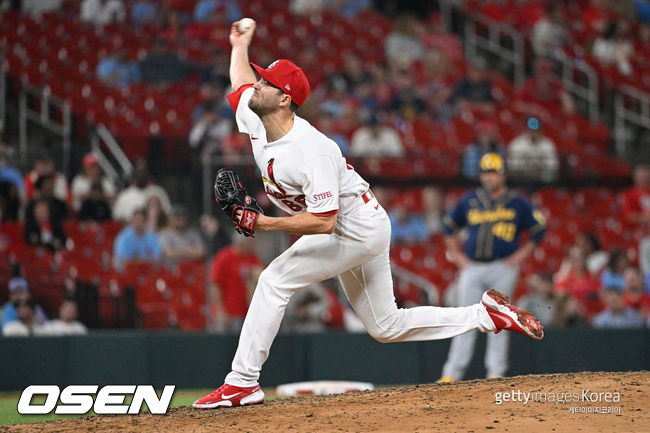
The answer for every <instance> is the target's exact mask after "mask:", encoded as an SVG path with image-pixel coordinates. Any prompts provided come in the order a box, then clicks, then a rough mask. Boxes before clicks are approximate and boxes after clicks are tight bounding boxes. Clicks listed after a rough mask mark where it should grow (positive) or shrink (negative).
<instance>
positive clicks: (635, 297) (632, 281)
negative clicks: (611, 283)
mask: <svg viewBox="0 0 650 433" xmlns="http://www.w3.org/2000/svg"><path fill="white" fill-rule="evenodd" d="M623 280H624V281H625V292H624V293H623V302H624V303H625V306H626V307H629V308H632V309H634V310H635V311H637V312H638V313H639V314H640V315H641V317H642V318H643V321H646V320H647V319H648V318H649V317H650V295H647V294H646V293H645V292H644V287H643V284H644V281H643V277H642V276H641V273H640V272H639V270H638V269H636V268H633V267H629V268H627V269H626V270H625V272H624V273H623Z"/></svg>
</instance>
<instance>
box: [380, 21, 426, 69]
mask: <svg viewBox="0 0 650 433" xmlns="http://www.w3.org/2000/svg"><path fill="white" fill-rule="evenodd" d="M393 23H394V25H393V31H392V32H390V33H389V34H388V36H386V38H385V39H384V53H385V55H386V62H387V63H388V64H389V65H391V66H394V67H396V68H398V69H400V68H404V69H408V68H409V67H410V66H411V64H412V63H413V62H415V61H421V60H422V58H423V57H424V45H423V44H422V41H421V40H420V31H421V25H420V24H419V22H418V20H417V19H416V18H414V17H411V16H401V17H399V18H397V19H395V21H394V22H393Z"/></svg>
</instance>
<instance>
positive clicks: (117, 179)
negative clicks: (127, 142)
mask: <svg viewBox="0 0 650 433" xmlns="http://www.w3.org/2000/svg"><path fill="white" fill-rule="evenodd" d="M90 144H91V148H92V152H93V154H94V155H95V156H96V157H97V161H98V163H99V165H100V166H101V167H102V169H103V170H104V173H106V175H107V176H108V177H109V178H111V180H112V181H113V182H114V183H115V184H116V185H119V184H122V183H123V182H124V180H125V179H128V178H129V177H131V174H132V173H133V164H132V163H131V161H130V160H129V158H128V157H127V156H126V154H125V153H124V151H123V150H122V148H121V147H120V145H119V143H118V142H117V140H116V139H115V137H113V134H111V132H110V131H109V130H108V128H106V126H104V125H103V124H99V125H98V126H97V127H96V128H95V131H94V133H93V134H92V136H91V138H90ZM102 145H103V146H102ZM104 148H105V149H106V150H107V151H108V152H105V151H104Z"/></svg>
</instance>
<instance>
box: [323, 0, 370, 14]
mask: <svg viewBox="0 0 650 433" xmlns="http://www.w3.org/2000/svg"><path fill="white" fill-rule="evenodd" d="M329 3H330V4H329V8H330V9H333V10H335V11H336V13H337V14H339V15H343V16H344V17H346V18H352V17H354V16H356V15H357V14H359V13H360V12H362V11H364V10H366V9H368V8H370V7H371V6H372V2H371V1H370V0H334V1H330V2H329Z"/></svg>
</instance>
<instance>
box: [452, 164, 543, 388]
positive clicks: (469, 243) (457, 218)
mask: <svg viewBox="0 0 650 433" xmlns="http://www.w3.org/2000/svg"><path fill="white" fill-rule="evenodd" d="M480 168H481V188H478V189H476V190H474V191H471V192H469V193H467V194H465V195H464V196H463V197H462V198H461V199H460V200H459V201H458V204H457V206H456V208H455V209H454V210H452V211H451V212H450V213H449V214H448V215H446V216H445V219H444V223H445V227H444V228H445V233H446V235H447V236H446V237H445V246H446V247H447V251H448V253H449V256H450V257H451V258H452V259H453V261H454V262H455V263H456V265H457V266H458V268H459V269H460V277H459V279H458V295H457V296H458V306H459V307H462V306H466V305H471V304H473V303H474V302H476V301H478V300H479V299H481V293H482V292H483V290H485V289H486V288H491V287H495V288H498V289H499V290H500V291H503V293H504V294H506V295H508V296H512V294H513V293H514V290H515V286H516V284H517V280H518V279H519V270H520V267H521V266H522V264H523V263H524V261H525V260H526V259H527V258H528V256H530V255H531V254H532V253H533V251H534V250H535V247H536V246H537V245H538V244H539V243H540V242H541V241H542V239H543V237H544V235H545V233H546V221H545V219H544V216H543V214H542V213H541V212H540V211H539V210H537V209H534V208H533V207H532V205H531V204H530V203H529V202H528V201H526V200H525V199H524V198H523V197H521V196H519V195H518V194H517V193H516V192H515V191H511V190H509V189H508V187H507V186H506V167H505V163H504V161H503V158H501V156H499V155H498V154H496V153H488V154H486V155H485V156H484V157H483V158H481V161H480ZM464 227H467V230H468V232H469V235H468V237H467V240H466V241H465V244H464V246H463V248H462V249H461V246H460V237H459V235H458V232H459V231H460V230H461V229H462V228H464ZM524 231H527V232H528V233H529V235H530V239H529V240H528V241H526V243H525V244H523V245H521V242H520V240H521V235H522V233H523V232H524ZM476 335H477V333H476V331H471V332H468V333H466V334H462V335H459V336H457V337H454V339H453V340H452V342H451V346H450V348H449V355H448V357H447V362H446V363H445V365H444V367H443V370H442V378H441V379H440V381H441V382H454V381H457V380H460V379H462V377H463V376H464V375H465V371H466V369H467V366H468V365H469V362H470V360H471V359H472V355H473V353H474V343H475V341H476ZM485 368H486V371H487V377H500V376H503V375H505V373H506V371H508V334H489V335H488V336H487V348H486V350H485Z"/></svg>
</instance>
